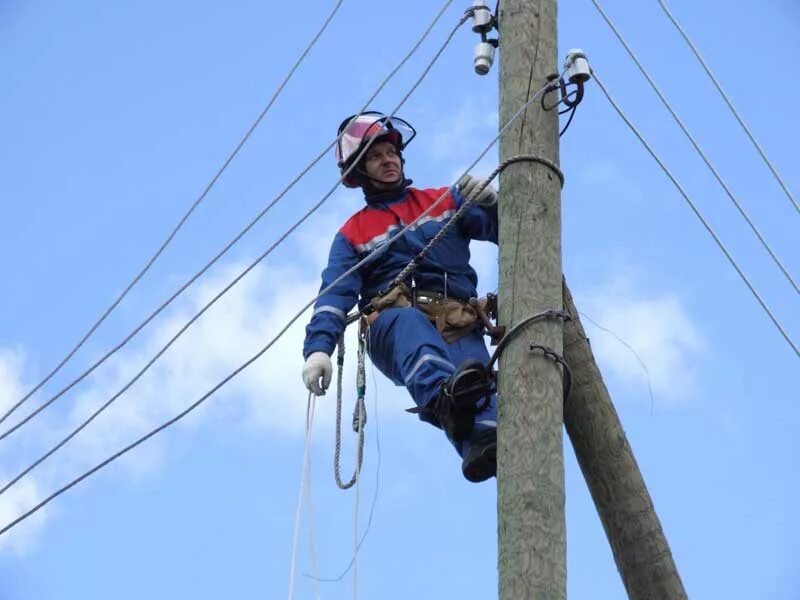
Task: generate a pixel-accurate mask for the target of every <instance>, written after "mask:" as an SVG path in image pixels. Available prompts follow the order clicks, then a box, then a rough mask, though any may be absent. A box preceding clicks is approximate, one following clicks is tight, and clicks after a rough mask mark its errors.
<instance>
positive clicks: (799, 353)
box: [592, 71, 800, 358]
mask: <svg viewBox="0 0 800 600" xmlns="http://www.w3.org/2000/svg"><path fill="white" fill-rule="evenodd" d="M592 76H593V77H594V80H595V83H597V85H598V87H599V88H600V89H601V90H602V92H603V94H605V96H606V98H607V99H608V101H609V102H610V103H611V106H612V107H613V108H614V110H616V111H617V114H618V115H619V116H620V118H621V119H622V120H623V121H624V122H625V124H626V125H627V126H628V128H629V129H630V130H631V131H632V132H633V134H634V135H635V136H636V137H637V138H638V140H639V142H641V144H642V145H643V146H644V147H645V149H646V150H647V152H648V153H649V154H650V156H652V157H653V159H654V160H655V161H656V163H658V166H659V167H661V170H662V171H664V173H665V174H666V176H667V177H669V179H670V181H671V182H672V183H673V185H674V186H675V187H676V188H677V189H678V192H680V194H681V196H683V199H684V200H685V201H686V203H687V204H688V205H689V208H691V209H692V212H693V213H694V214H695V216H696V217H697V218H698V219H699V220H700V222H701V223H702V224H703V227H705V228H706V231H707V232H708V233H709V234H710V235H711V237H712V238H713V239H714V242H716V244H717V246H718V247H719V249H720V250H722V253H723V254H724V255H725V258H727V259H728V262H730V263H731V266H733V268H734V269H735V270H736V272H737V273H738V274H739V277H741V279H742V281H743V282H744V283H745V285H746V286H747V288H748V289H749V290H750V293H752V294H753V297H754V298H755V299H756V301H758V303H759V304H760V305H761V308H762V309H764V312H765V313H766V314H767V316H768V317H769V318H770V320H771V321H772V323H773V324H774V325H775V327H776V328H777V329H778V331H779V332H780V333H781V335H782V336H783V338H784V339H785V340H786V342H787V343H788V344H789V346H791V348H792V350H794V353H795V354H796V355H797V357H798V358H800V349H798V347H797V345H796V344H795V343H794V342H793V341H792V338H790V337H789V334H788V333H787V332H786V330H785V329H784V328H783V326H782V325H781V323H780V322H779V321H778V318H777V317H776V316H775V315H774V314H773V312H772V311H771V310H770V308H769V306H767V304H766V302H765V301H764V299H763V298H762V297H761V295H760V294H759V293H758V291H757V290H756V288H755V287H754V286H753V284H752V283H751V282H750V280H749V279H748V278H747V275H745V274H744V272H743V271H742V269H741V267H739V264H738V263H737V262H736V260H735V259H734V258H733V256H732V255H731V253H730V252H729V251H728V249H727V248H726V247H725V244H723V243H722V240H721V239H720V238H719V236H718V235H717V234H716V232H715V231H714V230H713V229H712V227H711V225H710V224H709V223H708V221H706V219H705V217H703V215H702V213H701V212H700V210H699V209H698V208H697V206H696V205H695V203H694V202H693V201H692V199H691V198H690V197H689V194H687V193H686V190H684V189H683V186H682V185H681V184H680V183H679V182H678V180H677V179H676V178H675V176H674V175H673V174H672V172H671V171H670V170H669V169H668V168H667V167H666V165H665V164H664V163H663V162H662V160H661V159H660V158H659V157H658V155H657V154H656V153H655V151H654V150H653V148H652V147H651V146H650V144H649V143H647V141H646V140H645V139H644V137H643V136H642V134H641V133H639V130H638V129H636V127H635V126H634V125H633V123H631V121H630V120H629V119H628V117H627V116H626V115H625V113H624V112H623V111H622V109H621V108H620V107H619V105H618V104H617V103H616V102H615V101H614V99H613V98H612V97H611V94H610V93H609V92H608V90H607V89H606V87H605V86H604V85H603V82H602V81H601V80H600V78H599V77H598V76H597V72H596V71H593V72H592Z"/></svg>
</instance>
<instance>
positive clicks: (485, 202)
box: [458, 175, 497, 206]
mask: <svg viewBox="0 0 800 600" xmlns="http://www.w3.org/2000/svg"><path fill="white" fill-rule="evenodd" d="M484 181H485V180H484V179H478V178H477V177H473V176H472V175H464V176H463V177H462V178H461V179H459V181H458V190H459V191H460V192H461V196H462V197H463V198H464V200H466V199H467V198H469V197H470V196H471V195H472V193H473V192H474V191H475V190H477V189H478V188H479V187H480V186H481V185H482V184H483V182H484ZM496 202H497V190H495V189H494V188H493V187H492V186H491V185H487V186H486V187H485V188H483V191H482V192H481V193H480V194H479V195H478V198H477V199H476V200H475V204H479V205H480V206H492V205H494V204H495V203H496Z"/></svg>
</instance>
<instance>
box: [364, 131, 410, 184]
mask: <svg viewBox="0 0 800 600" xmlns="http://www.w3.org/2000/svg"><path fill="white" fill-rule="evenodd" d="M364 170H365V171H366V173H367V176H368V177H369V178H370V179H372V183H373V185H375V187H376V188H378V189H392V188H394V187H395V186H396V185H397V183H398V181H400V178H401V177H402V175H403V163H402V161H401V160H400V155H399V154H398V153H397V148H395V147H394V144H392V143H391V142H375V143H374V144H372V146H370V148H369V150H367V154H366V156H365V157H364Z"/></svg>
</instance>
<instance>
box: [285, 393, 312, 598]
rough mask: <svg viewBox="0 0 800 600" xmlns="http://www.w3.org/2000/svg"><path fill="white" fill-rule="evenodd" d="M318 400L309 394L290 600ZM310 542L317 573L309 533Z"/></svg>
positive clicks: (292, 591) (295, 516)
mask: <svg viewBox="0 0 800 600" xmlns="http://www.w3.org/2000/svg"><path fill="white" fill-rule="evenodd" d="M316 401H317V398H316V396H314V394H313V393H311V392H309V393H308V404H307V406H306V439H305V444H304V445H303V468H302V471H301V473H302V474H301V476H300V491H299V492H298V494H297V507H296V508H295V512H294V532H293V533H292V554H291V560H290V561H289V600H293V599H294V580H295V570H296V567H297V542H298V538H299V537H300V514H301V511H302V508H303V496H304V494H305V493H306V487H307V485H308V484H309V479H310V471H311V427H312V425H313V423H314V409H315V407H316ZM309 536H310V537H309V541H310V542H312V543H311V554H312V561H311V563H312V570H313V571H314V572H316V560H315V558H314V556H315V553H314V550H313V534H312V533H311V532H310V531H309Z"/></svg>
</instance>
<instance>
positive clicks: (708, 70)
mask: <svg viewBox="0 0 800 600" xmlns="http://www.w3.org/2000/svg"><path fill="white" fill-rule="evenodd" d="M658 4H659V5H660V6H661V8H662V9H663V11H664V13H665V14H666V15H667V17H668V18H669V20H670V21H672V24H673V25H674V26H675V28H676V29H677V30H678V32H679V33H680V34H681V37H682V38H683V39H684V41H685V42H686V44H687V45H688V46H689V48H690V49H691V51H692V53H693V54H694V55H695V57H696V58H697V60H698V61H700V64H701V65H702V66H703V69H704V70H705V72H706V74H707V75H708V77H709V78H710V79H711V81H712V82H713V83H714V86H715V87H716V88H717V91H718V92H719V93H720V95H721V96H722V99H723V100H724V101H725V104H727V105H728V108H729V109H730V111H731V112H732V113H733V116H734V117H736V120H737V121H738V122H739V125H741V126H742V129H744V132H745V133H746V134H747V137H748V138H750V141H751V142H752V143H753V146H755V148H756V150H757V151H758V154H759V155H760V156H761V158H762V160H763V161H764V163H765V164H766V165H767V167H769V170H770V171H771V172H772V175H773V176H774V177H775V179H776V180H777V181H778V184H780V186H781V188H782V189H783V192H784V193H785V194H786V197H787V198H788V199H789V201H790V202H791V203H792V205H793V206H794V208H795V210H796V211H797V212H798V213H799V214H800V204H798V202H797V200H795V198H794V196H793V195H792V192H791V191H789V186H787V185H786V183H785V182H784V181H783V178H782V177H781V176H780V174H779V173H778V170H777V169H776V168H775V166H774V165H773V164H772V161H770V160H769V158H767V154H766V152H764V150H763V148H762V147H761V144H759V143H758V141H757V140H756V138H755V136H754V135H753V133H752V132H751V131H750V128H749V127H748V126H747V124H746V123H745V122H744V119H743V118H742V116H741V115H740V114H739V111H738V110H736V107H735V106H734V105H733V101H732V100H731V99H730V98H729V97H728V94H726V93H725V90H724V89H723V88H722V84H721V83H720V82H719V81H718V80H717V78H716V77H715V76H714V73H713V72H712V71H711V68H710V67H709V66H708V64H707V63H706V61H705V60H704V59H703V56H702V55H701V54H700V51H699V50H698V49H697V46H695V44H694V43H693V42H692V40H691V38H690V37H689V34H687V33H686V31H685V30H684V29H683V27H681V24H680V23H679V22H678V20H677V19H676V18H675V17H674V16H673V14H672V12H670V10H669V8H668V7H667V5H666V3H665V2H664V1H663V0H658Z"/></svg>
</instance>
